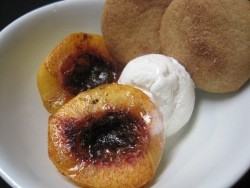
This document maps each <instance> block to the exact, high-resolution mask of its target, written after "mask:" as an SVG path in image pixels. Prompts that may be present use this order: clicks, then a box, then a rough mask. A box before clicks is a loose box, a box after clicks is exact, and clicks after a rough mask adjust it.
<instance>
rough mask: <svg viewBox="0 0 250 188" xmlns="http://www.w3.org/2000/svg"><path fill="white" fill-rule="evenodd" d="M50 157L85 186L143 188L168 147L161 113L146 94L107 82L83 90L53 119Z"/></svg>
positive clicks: (60, 168) (72, 177) (50, 134)
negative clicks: (164, 149)
mask: <svg viewBox="0 0 250 188" xmlns="http://www.w3.org/2000/svg"><path fill="white" fill-rule="evenodd" d="M48 135H49V140H48V149H49V157H50V159H51V160H52V162H53V163H54V165H55V166H56V167H57V169H58V170H59V171H60V172H61V173H62V174H63V175H65V176H67V177H68V178H69V179H71V180H72V181H73V182H75V183H76V184H78V185H80V186H84V187H141V186H143V185H145V184H147V183H148V182H150V180H152V178H153V176H154V174H155V171H156V169H157V167H158V165H159V161H160V159H161V156H162V152H163V147H164V140H165V138H164V131H163V123H162V117H161V113H160V112H159V111H158V109H157V108H156V107H155V105H154V104H153V103H152V102H151V100H150V99H149V97H148V96H147V95H146V94H144V93H143V92H142V91H140V90H138V89H135V88H133V87H131V86H125V85H118V84H107V85H103V86H99V87H97V88H95V89H91V90H88V91H86V92H81V93H80V94H78V95H77V96H76V97H74V98H73V99H71V100H70V101H69V102H68V103H66V104H65V105H63V106H62V107H61V108H60V109H59V110H58V111H57V112H56V113H55V114H53V115H51V116H50V118H49V130H48Z"/></svg>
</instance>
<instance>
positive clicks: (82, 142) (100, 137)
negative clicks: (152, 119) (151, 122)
mask: <svg viewBox="0 0 250 188" xmlns="http://www.w3.org/2000/svg"><path fill="white" fill-rule="evenodd" d="M63 127H64V134H65V135H64V136H65V138H66V142H67V145H68V146H69V147H70V149H71V152H72V154H73V155H74V156H76V157H77V159H80V160H83V161H84V162H86V163H88V164H104V165H109V164H111V163H112V164H119V163H120V162H122V161H126V162H132V161H133V159H135V158H136V157H138V156H141V155H143V154H144V152H145V149H146V147H147V145H148V139H149V137H148V131H147V129H146V124H145V122H144V121H143V120H142V119H138V118H135V117H133V116H132V115H130V114H126V113H123V112H122V111H116V112H108V113H106V114H104V115H103V116H102V117H98V119H97V118H95V117H93V116H92V117H89V118H88V119H82V120H80V121H79V120H78V121H77V120H70V121H69V122H67V124H65V125H64V126H63Z"/></svg>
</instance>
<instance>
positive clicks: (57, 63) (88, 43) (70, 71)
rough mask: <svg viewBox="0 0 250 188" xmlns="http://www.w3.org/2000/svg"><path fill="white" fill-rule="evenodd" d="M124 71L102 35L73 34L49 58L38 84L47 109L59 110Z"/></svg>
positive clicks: (40, 74)
mask: <svg viewBox="0 0 250 188" xmlns="http://www.w3.org/2000/svg"><path fill="white" fill-rule="evenodd" d="M121 71H122V67H121V65H120V64H119V63H117V62H116V61H114V60H113V58H112V57H111V56H110V54H109V52H108V50H107V48H106V45H105V43H104V40H103V38H102V36H101V35H97V34H86V33H73V34H70V35H69V36H67V37H66V38H65V39H63V40H62V41H61V42H60V43H59V44H57V45H56V47H55V48H54V49H53V50H52V51H51V52H50V53H49V54H48V56H47V57H46V58H45V60H44V62H43V63H42V65H41V67H40V69H39V71H38V74H37V85H38V90H39V93H40V95H41V98H42V101H43V104H44V106H45V108H46V109H47V111H48V112H50V113H55V112H56V111H57V110H58V109H59V108H60V107H61V106H62V105H63V104H65V103H66V102H67V101H69V100H70V99H72V98H73V97H74V96H76V95H77V94H78V93H79V92H81V91H85V90H88V89H92V88H95V87H97V86H99V85H102V84H107V83H113V82H116V81H117V79H118V77H119V75H120V73H121Z"/></svg>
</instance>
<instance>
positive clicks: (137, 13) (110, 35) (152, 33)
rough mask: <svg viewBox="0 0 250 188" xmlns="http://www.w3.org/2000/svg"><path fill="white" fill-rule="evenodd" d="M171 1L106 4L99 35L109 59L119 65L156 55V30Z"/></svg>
mask: <svg viewBox="0 0 250 188" xmlns="http://www.w3.org/2000/svg"><path fill="white" fill-rule="evenodd" d="M171 1H172V0H154V1H152V0H107V1H106V3H105V6H104V9H103V15H102V34H103V37H104V40H105V42H106V44H107V47H108V49H109V51H110V53H111V55H112V56H113V57H114V58H115V59H116V60H117V61H120V62H121V63H123V64H126V63H128V62H129V61H130V60H132V59H134V58H135V57H138V56H141V55H144V54H149V53H159V52H160V41H159V28H160V23H161V19H162V16H163V14H164V12H165V10H166V8H167V7H168V5H169V4H170V2H171Z"/></svg>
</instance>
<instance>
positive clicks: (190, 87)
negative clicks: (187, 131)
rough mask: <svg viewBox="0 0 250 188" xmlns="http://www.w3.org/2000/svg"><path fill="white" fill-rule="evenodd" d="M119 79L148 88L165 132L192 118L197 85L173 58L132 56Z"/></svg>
mask: <svg viewBox="0 0 250 188" xmlns="http://www.w3.org/2000/svg"><path fill="white" fill-rule="evenodd" d="M118 83H120V84H124V85H132V86H134V87H136V88H139V89H141V90H142V91H143V92H145V93H146V94H147V95H148V96H149V97H150V98H151V100H152V101H153V102H155V104H156V105H157V106H158V108H159V109H160V111H161V113H162V115H163V120H164V126H165V133H166V136H171V135H173V134H175V133H176V132H177V131H178V130H180V129H181V128H182V127H183V126H184V125H186V124H187V122H188V121H189V119H190V117H191V115H192V112H193V109H194V103H195V85H194V82H193V80H192V78H191V77H190V75H189V73H188V72H187V71H186V70H185V68H184V67H183V66H182V65H181V64H180V63H179V62H178V61H177V60H175V59H174V58H171V57H167V56H164V55H160V54H148V55H143V56H140V57H137V58H135V59H133V60H131V61H130V62H129V63H128V64H127V65H126V67H125V68H124V70H123V72H122V74H121V76H120V78H119V80H118Z"/></svg>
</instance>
